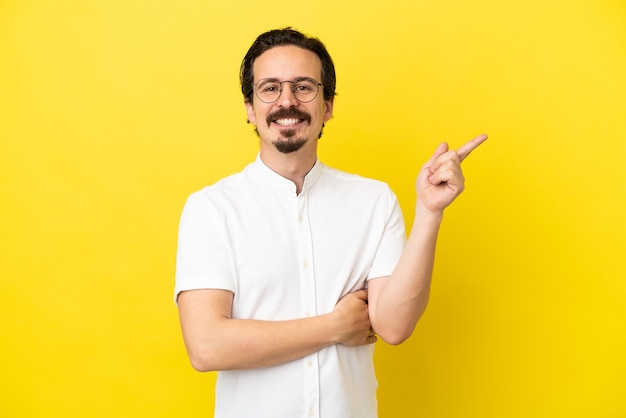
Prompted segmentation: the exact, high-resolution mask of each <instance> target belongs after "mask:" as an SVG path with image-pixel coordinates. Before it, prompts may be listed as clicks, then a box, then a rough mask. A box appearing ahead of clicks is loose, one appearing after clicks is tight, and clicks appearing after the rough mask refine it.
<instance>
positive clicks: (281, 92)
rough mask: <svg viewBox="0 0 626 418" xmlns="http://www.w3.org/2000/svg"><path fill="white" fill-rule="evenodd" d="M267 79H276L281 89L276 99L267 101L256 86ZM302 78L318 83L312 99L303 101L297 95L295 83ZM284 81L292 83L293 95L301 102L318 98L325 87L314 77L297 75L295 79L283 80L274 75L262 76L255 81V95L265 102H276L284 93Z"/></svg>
mask: <svg viewBox="0 0 626 418" xmlns="http://www.w3.org/2000/svg"><path fill="white" fill-rule="evenodd" d="M265 80H270V81H275V82H277V83H278V85H279V86H280V90H279V93H278V96H276V98H275V99H274V100H272V101H271V102H266V101H265V100H263V99H261V98H260V97H259V92H258V90H257V88H256V87H257V84H259V83H260V82H261V81H265ZM302 80H308V81H313V82H314V83H315V84H316V85H317V91H316V92H315V96H313V98H312V99H311V100H307V101H302V100H300V99H298V97H296V91H295V89H294V86H295V83H297V82H298V81H302ZM283 83H291V94H293V97H294V98H295V99H296V100H297V101H298V102H300V103H311V102H312V101H313V100H315V99H316V98H317V96H319V94H320V87H322V90H323V88H324V85H323V84H322V83H320V82H318V81H317V80H316V79H314V78H312V77H297V78H294V79H293V80H283V81H279V80H278V79H277V78H273V77H265V78H262V79H260V80H257V81H256V82H255V83H253V84H252V89H253V90H254V95H255V96H256V97H257V99H259V100H260V101H261V102H263V103H266V104H270V103H275V102H276V101H277V100H278V99H280V96H281V95H282V94H283Z"/></svg>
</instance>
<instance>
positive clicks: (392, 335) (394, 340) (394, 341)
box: [378, 329, 413, 345]
mask: <svg viewBox="0 0 626 418" xmlns="http://www.w3.org/2000/svg"><path fill="white" fill-rule="evenodd" d="M412 333H413V330H412V329H411V330H393V331H389V332H384V333H382V334H381V333H378V336H379V337H380V338H382V340H383V341H384V342H386V343H387V344H389V345H400V344H402V343H403V342H405V341H406V340H408V339H409V337H410V336H411V334H412Z"/></svg>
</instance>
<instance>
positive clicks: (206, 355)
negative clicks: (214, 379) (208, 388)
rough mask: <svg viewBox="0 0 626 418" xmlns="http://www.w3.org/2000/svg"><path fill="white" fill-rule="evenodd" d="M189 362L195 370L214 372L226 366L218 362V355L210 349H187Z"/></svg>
mask: <svg viewBox="0 0 626 418" xmlns="http://www.w3.org/2000/svg"><path fill="white" fill-rule="evenodd" d="M188 354H189V362H190V363H191V367H193V369H194V370H195V371H197V372H201V373H206V372H215V371H218V370H224V369H226V367H225V366H224V364H221V363H220V360H219V356H218V355H217V354H216V353H214V352H212V351H210V350H201V349H196V350H189V352H188Z"/></svg>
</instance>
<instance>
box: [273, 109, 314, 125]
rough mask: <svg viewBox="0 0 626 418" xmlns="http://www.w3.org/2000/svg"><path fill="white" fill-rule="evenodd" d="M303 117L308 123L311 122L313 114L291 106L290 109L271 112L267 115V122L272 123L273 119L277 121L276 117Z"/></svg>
mask: <svg viewBox="0 0 626 418" xmlns="http://www.w3.org/2000/svg"><path fill="white" fill-rule="evenodd" d="M288 118H289V119H291V118H293V119H302V120H304V121H306V122H308V123H311V115H309V114H308V113H306V112H304V111H302V110H299V109H295V108H289V109H278V110H277V111H276V112H273V113H269V114H268V115H267V117H266V121H267V124H268V125H269V124H271V123H272V122H273V121H275V120H276V119H288Z"/></svg>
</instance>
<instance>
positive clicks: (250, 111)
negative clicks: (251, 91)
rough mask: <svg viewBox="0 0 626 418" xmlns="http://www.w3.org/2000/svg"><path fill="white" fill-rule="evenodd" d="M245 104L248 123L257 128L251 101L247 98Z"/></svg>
mask: <svg viewBox="0 0 626 418" xmlns="http://www.w3.org/2000/svg"><path fill="white" fill-rule="evenodd" d="M243 104H244V105H245V106H246V113H247V114H248V122H250V123H251V124H253V125H255V126H256V115H255V113H254V106H253V105H252V103H251V102H250V99H248V98H245V99H244V101H243Z"/></svg>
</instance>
